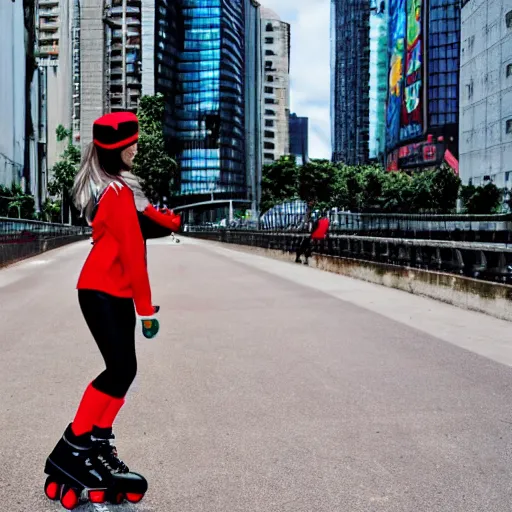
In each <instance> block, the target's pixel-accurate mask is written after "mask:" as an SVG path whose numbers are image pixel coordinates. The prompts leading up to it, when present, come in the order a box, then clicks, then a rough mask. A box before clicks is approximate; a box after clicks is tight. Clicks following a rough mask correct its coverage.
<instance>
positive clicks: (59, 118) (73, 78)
mask: <svg viewBox="0 0 512 512" xmlns="http://www.w3.org/2000/svg"><path fill="white" fill-rule="evenodd" d="M79 22H80V12H79V2H78V0H38V9H37V24H36V43H37V48H36V54H37V66H38V80H39V84H40V85H39V87H40V94H41V108H42V109H43V110H42V111H41V119H42V123H41V125H40V134H39V135H40V139H39V140H40V143H41V144H42V145H43V149H42V151H43V152H44V153H45V163H43V162H41V165H45V166H47V168H48V173H46V174H45V176H46V181H47V182H48V181H49V180H50V179H51V169H52V167H53V166H54V165H55V164H56V163H57V162H58V160H59V157H60V155H61V154H62V153H63V151H64V149H65V147H66V145H67V144H68V140H63V141H58V140H57V134H56V132H57V128H58V127H59V126H63V127H64V128H65V129H66V130H71V131H72V133H73V134H74V136H75V141H78V138H79V131H78V124H77V122H78V119H79V116H80V67H79V51H80V48H79V46H80V39H79V30H80V27H79ZM74 121H75V122H74ZM46 185H47V183H46ZM43 188H44V191H43V194H44V195H45V194H46V190H45V187H43Z"/></svg>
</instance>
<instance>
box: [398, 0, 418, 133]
mask: <svg viewBox="0 0 512 512" xmlns="http://www.w3.org/2000/svg"><path fill="white" fill-rule="evenodd" d="M421 4H422V0H407V39H406V51H405V84H404V95H403V99H402V119H401V123H400V140H401V141H406V140H410V139H413V138H414V137H417V136H418V135H421V134H422V133H423V123H422V90H423V77H422V72H423V66H422V60H423V55H422V30H421V23H422V19H421V18H422V9H421V8H422V5H421Z"/></svg>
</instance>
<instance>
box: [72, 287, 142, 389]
mask: <svg viewBox="0 0 512 512" xmlns="http://www.w3.org/2000/svg"><path fill="white" fill-rule="evenodd" d="M78 301H79V302H80V308H81V309H82V313H83V315H84V318H85V321H86V322H87V325H88V326H89V329H90V331H91V333H92V335H93V337H94V339H95V340H96V343H97V344H98V348H99V349H100V352H101V355H102V356H103V359H104V360H105V365H106V369H105V371H103V372H102V373H100V375H98V377H97V378H96V379H95V380H94V381H93V385H94V387H95V388H96V389H97V390H99V391H102V392H103V393H106V394H107V395H110V396H113V397H115V398H123V397H124V396H125V395H126V393H127V392H128V389H129V388H130V386H131V384H132V382H133V379H135V375H136V373H137V357H136V355H135V325H136V316H135V308H134V305H133V300H132V299H121V298H119V297H113V296H112V295H108V294H106V293H102V292H97V291H92V290H79V291H78Z"/></svg>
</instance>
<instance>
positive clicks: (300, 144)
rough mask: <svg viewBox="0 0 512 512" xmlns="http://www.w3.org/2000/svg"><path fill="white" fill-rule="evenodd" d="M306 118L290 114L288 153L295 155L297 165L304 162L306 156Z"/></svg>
mask: <svg viewBox="0 0 512 512" xmlns="http://www.w3.org/2000/svg"><path fill="white" fill-rule="evenodd" d="M308 121H309V120H308V118H307V117H298V116H297V114H290V154H291V155H295V158H296V160H297V164H298V165H302V164H305V163H306V162H307V161H308V159H309V157H308Z"/></svg>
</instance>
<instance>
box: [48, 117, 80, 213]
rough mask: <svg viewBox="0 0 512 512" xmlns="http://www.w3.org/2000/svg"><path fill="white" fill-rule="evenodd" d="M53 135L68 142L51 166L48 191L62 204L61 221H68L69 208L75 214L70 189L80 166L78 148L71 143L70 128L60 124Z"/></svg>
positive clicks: (61, 140)
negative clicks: (58, 158) (57, 159)
mask: <svg viewBox="0 0 512 512" xmlns="http://www.w3.org/2000/svg"><path fill="white" fill-rule="evenodd" d="M55 136H56V138H57V141H58V142H63V141H65V140H66V139H68V144H67V146H66V149H65V150H64V152H63V153H62V154H61V156H60V160H59V161H58V162H57V163H56V164H55V165H54V166H53V168H52V179H51V180H50V182H49V183H48V193H49V194H50V195H51V196H52V197H54V198H59V200H60V204H61V205H62V208H61V221H62V222H68V220H69V219H68V215H69V212H70V210H71V212H72V214H73V213H75V214H76V212H75V211H74V209H73V205H72V201H71V189H72V188H73V183H74V181H75V176H76V173H77V172H78V169H79V168H80V158H81V157H80V148H79V147H78V146H75V145H74V144H73V141H72V138H71V130H68V129H66V128H65V127H64V126H62V125H59V126H58V127H57V129H56V130H55ZM59 200H56V201H59ZM54 202H55V201H54Z"/></svg>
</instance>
